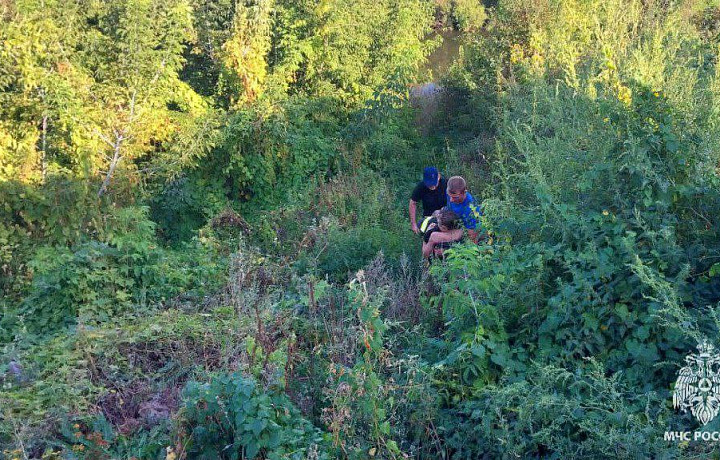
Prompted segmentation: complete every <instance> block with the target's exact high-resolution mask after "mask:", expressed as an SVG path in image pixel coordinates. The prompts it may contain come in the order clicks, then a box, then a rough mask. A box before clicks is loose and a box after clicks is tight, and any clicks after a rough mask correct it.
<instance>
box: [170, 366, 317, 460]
mask: <svg viewBox="0 0 720 460" xmlns="http://www.w3.org/2000/svg"><path fill="white" fill-rule="evenodd" d="M183 400H184V406H183V422H182V423H183V430H187V431H186V432H187V436H188V438H187V439H186V440H183V442H187V452H188V455H191V456H192V457H193V458H207V459H211V458H223V459H225V458H227V459H239V458H247V459H253V458H257V457H259V458H268V459H281V458H296V459H303V458H306V457H307V456H308V455H310V454H311V453H314V454H315V455H318V456H319V457H318V458H329V457H327V455H326V454H324V453H323V443H324V441H323V436H322V433H321V432H320V430H318V429H317V428H315V427H314V426H313V425H312V424H311V423H310V422H309V421H307V420H306V419H305V418H304V417H302V416H301V415H300V413H299V411H298V410H297V409H296V408H295V406H294V405H293V404H292V402H291V401H290V400H289V399H288V397H287V396H285V395H284V394H283V393H281V392H280V391H278V390H276V389H267V390H266V391H263V389H262V388H259V387H258V385H257V383H256V382H254V381H253V380H250V379H248V378H245V377H243V376H242V375H241V374H240V373H233V374H217V375H213V376H211V379H210V381H209V382H207V383H200V382H195V381H193V382H189V383H188V384H187V386H186V387H185V389H184V390H183Z"/></svg>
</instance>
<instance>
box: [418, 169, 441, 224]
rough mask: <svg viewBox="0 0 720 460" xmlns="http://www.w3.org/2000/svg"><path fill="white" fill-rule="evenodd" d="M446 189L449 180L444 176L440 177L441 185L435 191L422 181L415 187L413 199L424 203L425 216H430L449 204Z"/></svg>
mask: <svg viewBox="0 0 720 460" xmlns="http://www.w3.org/2000/svg"><path fill="white" fill-rule="evenodd" d="M446 188H447V180H446V179H445V178H444V177H442V176H441V177H440V183H439V184H438V186H437V188H435V190H430V189H429V188H427V187H426V186H425V184H424V183H423V182H422V181H420V182H418V184H417V185H416V186H415V189H414V190H413V192H412V196H411V199H412V200H413V201H415V202H418V201H422V207H423V216H429V215H431V214H432V213H433V212H435V211H437V210H438V209H440V208H442V207H443V206H445V205H446V204H447V195H446V194H445V189H446Z"/></svg>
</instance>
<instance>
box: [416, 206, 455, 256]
mask: <svg viewBox="0 0 720 460" xmlns="http://www.w3.org/2000/svg"><path fill="white" fill-rule="evenodd" d="M433 219H434V220H435V222H433V221H432V220H433ZM433 219H431V221H430V222H429V224H428V225H427V229H426V230H425V233H424V234H423V246H422V254H423V257H427V258H429V257H431V256H437V257H442V255H443V251H444V250H445V249H448V248H450V247H451V246H452V245H453V244H455V243H457V242H459V241H460V240H462V238H463V230H462V228H460V217H459V216H458V215H457V214H455V213H454V212H453V211H450V210H449V209H446V208H443V209H441V210H439V211H437V212H436V213H434V214H433Z"/></svg>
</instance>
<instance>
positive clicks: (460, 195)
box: [447, 176, 482, 243]
mask: <svg viewBox="0 0 720 460" xmlns="http://www.w3.org/2000/svg"><path fill="white" fill-rule="evenodd" d="M447 197H448V198H447V208H448V209H449V210H451V211H453V212H454V213H455V214H457V215H458V216H460V219H462V222H463V225H464V226H465V228H466V229H467V231H468V236H469V237H470V239H472V240H473V242H474V243H477V242H478V233H479V232H480V229H481V227H480V217H481V216H482V210H481V209H480V204H479V203H477V202H476V201H475V198H473V196H472V195H471V194H470V192H468V191H467V184H466V183H465V179H463V178H462V177H460V176H453V177H451V178H450V179H448V181H447Z"/></svg>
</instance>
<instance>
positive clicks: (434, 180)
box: [423, 166, 440, 187]
mask: <svg viewBox="0 0 720 460" xmlns="http://www.w3.org/2000/svg"><path fill="white" fill-rule="evenodd" d="M439 175H440V173H438V170H437V168H436V167H435V166H428V167H426V168H425V170H424V171H423V184H425V187H435V186H436V185H437V184H438V176H439Z"/></svg>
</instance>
